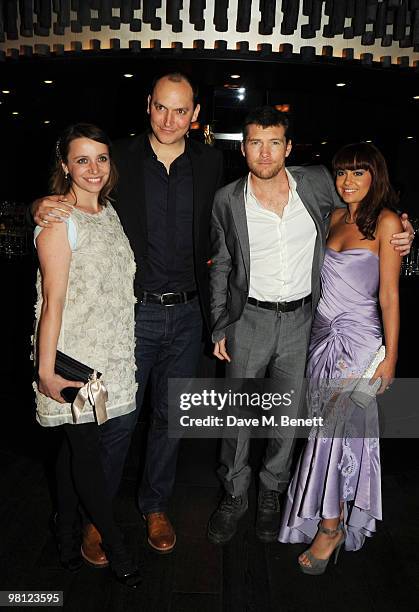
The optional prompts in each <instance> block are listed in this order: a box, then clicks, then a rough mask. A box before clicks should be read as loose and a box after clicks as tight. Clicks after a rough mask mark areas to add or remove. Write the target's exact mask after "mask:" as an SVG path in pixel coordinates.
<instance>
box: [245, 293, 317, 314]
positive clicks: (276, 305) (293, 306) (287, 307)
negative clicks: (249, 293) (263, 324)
mask: <svg viewBox="0 0 419 612" xmlns="http://www.w3.org/2000/svg"><path fill="white" fill-rule="evenodd" d="M247 301H248V303H249V304H253V305H254V306H258V308H266V310H276V311H277V312H292V311H293V310H297V308H300V306H302V305H303V304H308V303H309V302H311V293H310V295H306V296H305V297H303V298H301V299H299V300H294V301H293V302H261V301H260V300H256V299H255V298H252V297H249V298H247Z"/></svg>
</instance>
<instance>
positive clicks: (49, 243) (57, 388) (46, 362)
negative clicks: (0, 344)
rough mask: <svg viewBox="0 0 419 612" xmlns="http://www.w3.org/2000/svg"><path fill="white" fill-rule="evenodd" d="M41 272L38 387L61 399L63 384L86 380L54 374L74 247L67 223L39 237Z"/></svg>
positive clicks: (77, 384)
mask: <svg viewBox="0 0 419 612" xmlns="http://www.w3.org/2000/svg"><path fill="white" fill-rule="evenodd" d="M36 246H37V251H38V257H39V264H40V268H41V275H42V297H43V303H42V309H41V317H40V321H39V327H38V330H39V332H38V373H39V384H38V388H39V391H40V392H41V393H43V394H44V395H46V396H48V397H51V398H52V399H54V400H56V401H57V402H60V403H65V401H64V399H63V398H62V396H61V390H62V389H63V388H64V387H82V386H83V383H81V382H76V381H68V380H65V379H64V378H62V377H61V376H58V375H57V374H55V371H54V365H55V357H56V351H57V342H58V337H59V335H60V330H61V320H62V313H63V309H64V304H65V299H66V294H67V285H68V276H69V271H70V262H71V249H70V245H69V242H68V238H67V224H65V223H56V224H54V225H53V226H52V227H51V228H50V230H49V231H48V232H47V231H45V230H44V231H42V232H41V233H40V234H39V236H38V238H37V241H36Z"/></svg>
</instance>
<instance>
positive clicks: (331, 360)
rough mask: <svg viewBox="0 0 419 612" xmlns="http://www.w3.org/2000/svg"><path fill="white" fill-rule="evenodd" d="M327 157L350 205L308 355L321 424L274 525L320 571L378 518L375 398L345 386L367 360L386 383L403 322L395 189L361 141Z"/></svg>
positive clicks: (329, 251) (337, 230)
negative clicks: (364, 402)
mask: <svg viewBox="0 0 419 612" xmlns="http://www.w3.org/2000/svg"><path fill="white" fill-rule="evenodd" d="M333 167H334V171H335V174H336V188H337V191H338V193H339V195H340V196H341V198H342V200H343V201H344V202H345V204H346V205H347V207H346V208H343V209H339V210H336V211H334V213H333V215H332V220H331V226H330V231H329V235H328V240H327V248H326V254H325V260H324V265H323V269H322V274H321V278H322V293H321V298H320V301H319V304H318V307H317V312H316V315H315V318H314V321H313V328H312V335H311V341H310V349H309V360H308V365H307V377H308V378H309V379H310V385H309V387H310V388H309V394H308V398H309V407H310V408H311V410H312V412H313V413H314V414H317V415H319V416H323V417H324V427H323V428H322V429H319V430H317V431H313V432H312V434H311V436H310V437H309V440H308V442H307V444H306V446H305V449H304V451H303V453H302V455H301V457H300V459H299V462H298V465H297V467H296V471H295V474H294V476H293V479H292V481H291V483H290V485H289V489H288V492H287V496H286V502H285V507H284V512H283V516H282V520H281V528H280V534H279V540H280V541H281V542H284V543H296V542H306V543H310V542H311V546H310V548H309V549H308V550H306V551H305V552H304V553H303V554H302V555H300V557H299V558H298V562H299V565H300V568H301V570H302V571H303V572H304V573H309V574H321V573H323V572H324V571H325V569H326V566H327V563H328V560H329V558H330V556H331V555H332V553H335V560H336V559H337V553H338V552H339V550H340V547H341V545H342V544H343V543H344V544H345V548H346V550H358V549H359V548H361V546H362V544H363V542H364V539H365V536H370V535H372V533H373V532H374V531H375V521H376V520H381V487H380V456H379V444H378V438H377V437H376V435H375V436H374V437H368V436H367V434H366V433H365V435H364V432H366V430H365V427H366V420H367V419H368V421H369V425H370V427H371V425H372V429H373V430H375V431H376V430H377V427H378V425H377V409H376V402H375V399H373V400H372V402H371V403H370V404H369V405H368V409H366V408H365V407H364V408H362V407H360V406H358V405H357V403H355V402H354V400H353V398H354V397H355V396H354V395H352V396H351V393H350V391H351V390H353V388H354V386H355V384H356V382H353V381H356V379H357V377H358V380H359V377H362V375H363V373H364V372H365V371H366V368H367V367H368V366H369V365H370V364H371V363H373V367H374V370H375V374H374V376H373V378H374V379H377V380H378V379H379V378H380V379H381V384H380V382H378V383H377V385H380V387H379V391H378V393H382V392H383V391H384V390H385V389H386V387H387V386H388V385H389V384H390V382H391V380H392V378H393V376H394V371H395V366H396V360H397V343H398V332H399V302H398V279H399V273H400V257H399V255H398V253H396V252H395V251H394V250H393V248H392V246H391V245H390V243H389V240H390V238H391V235H392V234H393V233H395V232H398V231H400V220H399V217H398V216H397V214H396V213H394V212H392V211H391V210H390V207H392V206H393V204H394V200H395V198H394V194H393V191H392V189H391V186H390V183H389V179H388V173H387V168H386V163H385V160H384V158H383V156H382V155H381V153H380V152H379V151H378V149H376V148H375V147H374V146H373V145H371V144H366V143H361V144H356V145H348V146H346V147H344V148H343V149H341V150H340V151H339V152H338V153H337V154H336V156H335V158H334V160H333ZM378 303H379V305H380V308H381V313H382V319H383V327H384V338H385V340H384V339H382V330H381V324H380V319H379V314H378ZM382 344H385V345H386V349H385V353H386V354H385V358H384V360H382V361H381V363H379V359H378V361H377V352H378V351H379V349H380V346H381V345H382ZM382 351H383V349H381V350H380V355H381V353H382ZM376 363H379V365H378V367H377V368H376V369H375V365H376ZM370 369H371V367H370ZM370 375H371V374H370ZM351 381H352V383H351ZM354 427H355V428H356V429H355V432H359V431H360V432H361V433H360V434H357V433H355V434H354V433H353V432H354V429H353V428H354ZM351 428H352V429H351ZM371 431H372V430H371V428H370V429H368V432H371ZM369 435H374V434H371V433H369Z"/></svg>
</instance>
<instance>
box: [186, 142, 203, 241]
mask: <svg viewBox="0 0 419 612" xmlns="http://www.w3.org/2000/svg"><path fill="white" fill-rule="evenodd" d="M187 145H188V155H189V159H190V160H191V167H192V184H193V221H192V224H193V244H194V249H195V247H196V245H197V244H198V243H199V228H200V225H199V219H200V216H201V203H202V202H205V201H206V200H207V197H208V192H207V187H206V181H205V168H202V163H201V155H202V152H201V151H200V149H199V147H196V146H195V143H194V141H193V140H189V142H188V143H187Z"/></svg>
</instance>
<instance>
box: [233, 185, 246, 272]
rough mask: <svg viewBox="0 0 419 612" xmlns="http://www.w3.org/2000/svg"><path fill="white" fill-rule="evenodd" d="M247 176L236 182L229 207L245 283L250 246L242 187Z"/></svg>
mask: <svg viewBox="0 0 419 612" xmlns="http://www.w3.org/2000/svg"><path fill="white" fill-rule="evenodd" d="M246 180H247V175H246V176H245V177H243V178H241V179H239V180H238V181H237V184H236V186H235V188H234V190H233V192H232V194H231V195H230V207H231V212H232V215H233V220H234V225H235V226H236V232H237V236H238V239H239V244H240V249H241V253H242V257H243V262H244V267H245V270H246V276H247V282H248V283H249V279H250V245H249V232H248V228H247V217H246V206H245V202H244V187H245V184H246Z"/></svg>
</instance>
